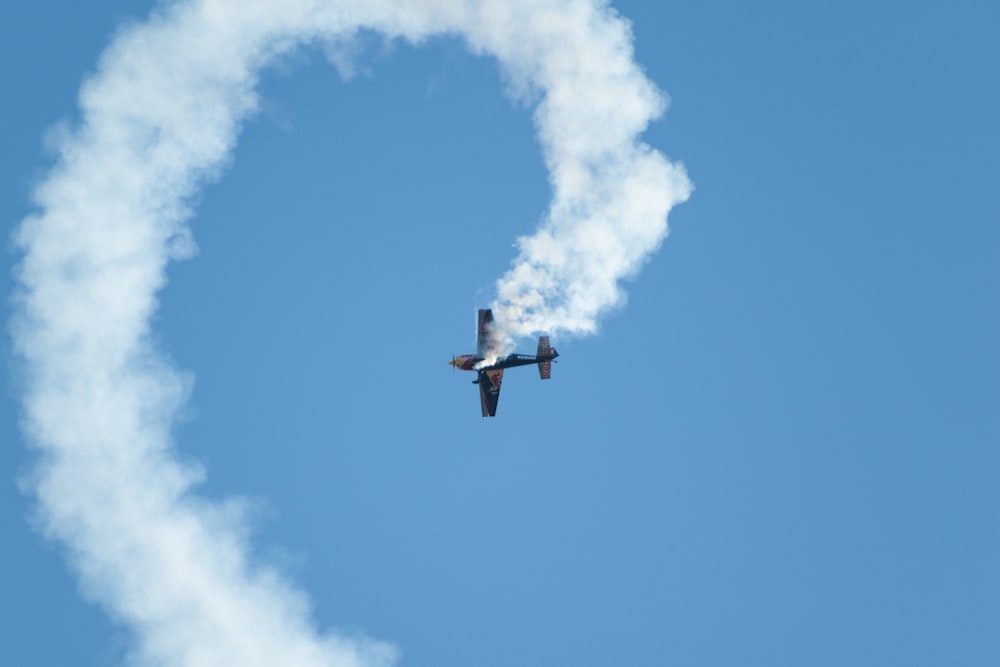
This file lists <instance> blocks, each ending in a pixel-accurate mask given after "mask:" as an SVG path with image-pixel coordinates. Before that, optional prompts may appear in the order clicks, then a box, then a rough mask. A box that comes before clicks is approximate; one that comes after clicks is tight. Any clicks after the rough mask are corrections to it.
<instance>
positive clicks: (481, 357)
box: [449, 309, 559, 417]
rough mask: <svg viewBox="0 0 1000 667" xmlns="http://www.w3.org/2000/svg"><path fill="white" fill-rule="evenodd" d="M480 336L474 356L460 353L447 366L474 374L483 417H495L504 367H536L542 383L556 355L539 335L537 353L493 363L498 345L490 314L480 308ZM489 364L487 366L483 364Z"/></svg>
mask: <svg viewBox="0 0 1000 667" xmlns="http://www.w3.org/2000/svg"><path fill="white" fill-rule="evenodd" d="M478 331H479V333H478V339H477V345H476V354H462V355H458V356H456V357H454V358H453V359H452V360H451V361H450V362H449V363H450V364H451V365H452V366H454V367H455V368H458V369H460V370H463V371H476V373H477V375H476V379H475V380H473V381H472V382H473V384H478V385H479V398H480V402H481V403H482V409H483V417H495V416H496V414H497V401H499V400H500V383H501V382H503V372H504V370H505V369H507V368H514V367H515V366H528V365H530V364H537V365H538V375H539V377H540V378H541V379H543V380H548V379H549V378H550V377H552V360H553V359H555V358H556V357H558V356H559V353H558V352H556V349H555V348H554V347H550V346H549V337H548V336H541V337H540V338H539V339H538V352H537V354H534V355H530V354H510V355H507V356H506V357H500V358H497V359H495V360H493V361H488V360H491V359H493V357H494V356H495V355H494V354H492V352H493V351H494V350H495V349H496V348H497V346H498V342H497V341H496V338H495V336H494V322H493V311H492V310H489V309H482V310H480V311H479V330H478ZM486 363H488V365H483V364H486Z"/></svg>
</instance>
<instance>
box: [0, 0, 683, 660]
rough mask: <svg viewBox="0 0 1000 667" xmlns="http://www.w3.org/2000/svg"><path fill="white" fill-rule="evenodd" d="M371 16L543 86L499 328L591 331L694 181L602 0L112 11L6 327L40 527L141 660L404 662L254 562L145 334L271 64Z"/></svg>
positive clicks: (266, 0)
mask: <svg viewBox="0 0 1000 667" xmlns="http://www.w3.org/2000/svg"><path fill="white" fill-rule="evenodd" d="M363 28H364V29H374V30H377V31H379V32H381V33H383V34H385V35H386V36H387V37H389V38H393V39H405V40H409V41H411V42H414V43H417V42H420V41H421V40H424V39H426V38H427V37H429V36H431V35H435V34H442V33H445V34H453V35H460V36H461V37H462V38H463V39H464V40H465V41H466V42H467V44H468V46H469V48H470V49H471V50H472V51H473V52H475V53H485V54H492V55H493V56H495V57H496V58H497V59H498V61H499V62H500V64H501V66H502V67H503V69H504V72H505V74H506V76H507V78H508V80H509V81H510V82H511V90H512V91H519V92H520V93H523V94H525V95H528V96H529V99H534V100H538V104H537V107H536V109H535V121H536V127H537V131H538V138H539V141H540V144H541V146H542V150H543V151H544V155H545V160H546V163H547V165H548V168H549V171H550V175H551V182H552V186H553V192H554V196H553V202H552V206H551V209H550V210H549V212H548V213H547V216H546V219H545V222H544V223H543V225H542V227H541V229H540V230H539V231H538V232H537V233H536V234H535V235H534V236H531V237H528V238H522V239H520V241H519V245H520V255H519V256H518V258H517V259H516V261H515V263H514V264H513V267H512V268H511V269H510V271H509V272H508V273H507V275H506V276H505V277H504V278H503V279H502V280H501V281H500V282H499V285H498V300H497V303H496V304H495V307H496V310H497V315H498V319H500V320H501V321H502V322H503V324H504V326H505V327H506V330H507V332H508V333H509V334H510V335H523V334H527V333H530V332H531V331H534V330H540V329H546V330H551V331H566V332H576V333H584V332H588V331H591V330H592V329H593V328H594V326H595V321H596V318H597V317H598V315H599V314H600V313H601V311H602V310H604V309H607V308H609V307H611V306H614V305H615V304H616V303H618V302H619V300H620V299H621V292H620V288H619V286H618V283H619V281H620V280H621V279H622V278H623V277H627V276H629V275H631V274H633V273H634V272H635V271H636V270H637V269H638V268H639V266H640V265H641V263H642V262H643V261H644V259H645V258H646V257H647V256H648V255H649V254H650V253H651V252H652V251H654V250H655V249H656V247H657V246H658V244H659V243H660V241H661V240H662V239H663V237H664V235H665V234H666V215H667V212H668V211H669V209H670V207H671V206H672V205H673V204H675V203H677V202H679V201H682V200H684V199H685V198H686V197H687V195H688V193H689V190H690V186H689V184H688V182H687V179H686V177H685V175H684V172H683V170H682V169H681V168H679V167H677V166H675V165H672V164H670V163H669V162H668V161H667V160H665V159H664V157H663V156H662V155H660V154H659V153H657V152H656V151H655V150H653V149H651V148H650V147H648V146H645V145H643V144H642V143H641V142H640V141H639V140H638V137H639V135H640V133H641V132H642V131H643V130H644V128H645V127H646V125H647V124H648V123H649V121H650V120H651V119H652V118H654V117H656V116H657V115H658V114H659V113H660V112H661V111H662V110H663V107H664V100H663V97H662V95H661V94H660V93H659V92H658V91H657V90H656V89H655V87H654V86H653V85H652V84H651V83H650V82H649V81H648V80H647V79H646V78H645V77H644V75H643V74H642V72H641V71H640V70H639V68H638V67H637V66H636V64H635V63H634V62H633V60H632V48H631V35H630V30H629V25H628V23H627V22H626V21H625V20H624V19H622V18H621V17H620V16H618V15H617V14H616V13H615V11H614V10H613V9H611V8H609V7H608V6H607V5H606V4H605V3H603V2H601V1H600V0H481V1H477V2H473V1H472V0H467V1H463V0H280V1H279V0H189V1H183V2H174V3H171V4H167V5H164V6H162V7H161V8H160V9H158V10H157V11H156V12H154V14H153V15H152V16H150V18H149V19H148V20H147V21H145V22H144V23H141V24H137V25H133V26H130V27H127V28H125V29H122V30H121V31H120V32H119V33H118V34H117V36H116V37H115V39H114V40H113V42H112V43H111V44H110V46H108V48H107V49H106V51H105V52H104V54H103V55H102V57H101V59H100V62H99V63H98V66H97V68H96V70H95V73H94V74H93V76H91V77H90V78H89V79H88V80H87V81H86V82H85V83H84V85H83V86H82V89H81V92H80V98H79V104H80V111H81V116H80V122H79V124H78V126H77V127H75V128H74V129H73V130H72V131H70V132H68V133H67V134H66V135H65V136H64V137H63V139H62V140H61V142H60V144H59V146H58V159H57V163H56V165H55V166H54V167H53V169H52V170H51V172H50V173H49V174H48V175H47V177H46V178H45V180H44V181H43V182H42V183H41V184H40V185H39V187H38V188H37V190H36V192H35V197H34V198H35V203H36V204H37V213H35V214H34V215H32V216H30V217H29V218H27V219H26V220H24V222H23V223H22V225H21V226H20V228H19V230H18V232H17V234H16V242H17V244H18V247H19V248H20V250H21V251H22V252H23V258H22V261H21V263H20V265H19V269H18V280H19V289H18V293H17V295H16V298H17V306H16V314H15V319H14V321H13V323H12V329H13V339H14V344H15V347H16V352H17V354H18V355H19V356H20V358H21V359H22V360H23V362H24V368H25V370H26V380H25V391H24V419H23V423H24V431H25V435H26V438H27V440H28V441H29V442H30V443H31V444H32V445H33V446H34V447H36V448H37V449H38V450H39V452H40V454H41V455H40V462H39V464H38V466H37V468H36V469H35V470H34V472H33V474H32V476H31V479H30V481H29V485H28V486H29V487H30V492H31V493H32V494H33V495H34V497H35V498H36V499H37V505H38V508H39V517H40V520H41V524H42V525H43V527H44V530H45V531H46V532H47V533H48V534H49V535H50V536H51V537H53V538H54V539H57V540H59V541H61V543H63V544H64V545H65V546H66V547H67V551H68V553H69V555H70V559H71V561H72V565H73V567H74V568H75V569H76V570H77V571H78V573H79V575H80V577H81V580H82V582H83V586H84V590H85V591H86V593H87V595H88V596H89V597H91V598H92V599H94V600H96V601H97V602H99V603H100V604H101V605H102V606H103V607H104V608H105V609H106V610H107V611H108V612H109V613H110V614H111V615H112V616H113V617H115V618H116V619H117V620H119V621H121V622H123V623H125V624H126V625H127V626H128V627H129V628H131V629H132V630H133V631H134V633H135V638H136V641H135V648H134V653H133V655H132V656H131V658H130V659H131V661H132V662H134V663H135V664H140V665H206V666H213V667H214V666H217V665H242V666H252V665H267V666H273V665H303V666H313V665H326V666H333V665H336V666H358V667H360V666H362V665H365V666H367V665H383V664H390V663H392V662H394V661H395V659H396V651H395V649H394V648H393V647H391V646H389V645H386V644H383V643H379V642H375V641H369V640H365V639H359V638H357V637H354V636H352V637H350V638H348V637H345V636H341V635H338V634H335V633H330V632H322V631H320V630H318V629H317V628H315V626H314V623H313V621H312V620H311V618H310V610H309V605H308V601H307V600H306V598H305V596H304V595H303V594H302V593H301V592H299V591H298V590H297V589H296V588H295V587H294V586H293V585H292V584H291V583H289V582H288V581H286V580H284V579H283V578H282V577H281V576H280V575H279V574H278V573H277V572H274V571H272V570H271V569H268V568H266V567H263V566H261V565H259V564H257V563H255V562H254V560H253V558H252V556H251V554H252V550H251V549H250V547H249V545H248V543H247V538H246V528H245V526H246V521H245V518H244V517H243V514H242V511H241V508H240V505H239V504H238V503H225V504H218V503H211V502H209V501H207V500H205V499H202V498H199V497H198V496H197V495H196V494H195V493H194V489H195V487H196V486H197V485H198V484H199V482H200V480H201V479H202V477H203V473H202V471H201V469H200V468H199V467H198V466H197V465H195V464H193V463H190V462H184V461H182V460H181V459H180V458H179V457H178V456H177V453H176V452H175V450H174V448H173V444H172V436H171V430H172V425H173V423H174V421H175V418H176V416H177V413H178V410H179V409H180V407H181V406H182V405H183V404H184V402H185V400H186V397H187V393H188V389H189V384H190V382H189V379H188V378H187V377H186V376H185V375H184V374H183V373H181V372H179V371H178V370H176V369H174V368H173V367H171V366H170V365H169V363H168V362H167V361H165V360H164V359H163V358H162V356H161V355H160V354H159V353H158V352H157V351H156V349H155V346H154V345H153V344H152V342H151V340H152V339H151V336H150V326H151V325H150V323H151V317H152V315H153V314H154V312H155V310H156V307H157V301H156V294H157V292H158V291H159V290H160V289H161V288H162V287H163V286H164V284H165V282H166V279H165V270H166V266H167V264H168V262H169V261H170V260H172V259H178V258H182V257H186V256H190V255H191V254H192V253H193V250H194V245H193V242H192V240H191V236H190V233H189V230H188V227H187V221H188V219H189V218H190V217H191V215H192V210H191V207H190V202H191V200H192V197H193V196H194V195H195V194H196V192H197V190H198V189H199V187H200V186H202V185H203V184H204V183H205V182H206V181H208V180H211V179H213V178H216V177H218V176H219V175H220V173H221V171H222V170H223V169H224V167H225V165H226V163H227V160H228V159H229V156H230V154H231V151H232V149H233V146H234V144H235V142H236V140H237V136H238V133H239V130H240V127H241V125H242V124H243V123H244V122H245V121H246V120H247V119H248V118H249V117H250V116H251V115H252V114H253V113H254V111H255V110H256V108H257V103H258V101H257V97H256V94H255V92H254V89H255V85H256V82H257V77H258V73H259V71H260V69H261V68H262V67H263V66H264V65H266V64H267V63H268V62H271V61H272V60H273V59H274V58H275V57H276V56H278V55H280V54H282V53H285V52H287V51H289V50H292V49H295V48H299V47H300V46H302V45H317V46H323V47H325V48H327V49H329V50H330V52H332V53H339V54H343V53H347V52H349V51H350V45H351V44H352V39H353V38H354V35H356V33H357V31H358V30H360V29H363ZM338 45H342V46H344V47H345V48H340V49H338V48H337V46H338Z"/></svg>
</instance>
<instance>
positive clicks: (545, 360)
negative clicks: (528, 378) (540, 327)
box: [537, 336, 553, 380]
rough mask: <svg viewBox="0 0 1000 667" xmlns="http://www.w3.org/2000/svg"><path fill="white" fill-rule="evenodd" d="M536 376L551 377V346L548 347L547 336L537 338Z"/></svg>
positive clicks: (545, 378) (544, 378)
mask: <svg viewBox="0 0 1000 667" xmlns="http://www.w3.org/2000/svg"><path fill="white" fill-rule="evenodd" d="M537 356H538V377H540V378H541V379H543V380H548V379H549V378H550V377H552V356H553V355H552V348H551V347H549V337H548V336H540V337H539V338H538V355H537Z"/></svg>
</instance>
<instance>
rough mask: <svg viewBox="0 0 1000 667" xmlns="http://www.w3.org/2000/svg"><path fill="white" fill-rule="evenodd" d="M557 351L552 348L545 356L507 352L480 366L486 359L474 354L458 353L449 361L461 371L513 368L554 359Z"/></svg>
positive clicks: (557, 354)
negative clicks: (503, 355)
mask: <svg viewBox="0 0 1000 667" xmlns="http://www.w3.org/2000/svg"><path fill="white" fill-rule="evenodd" d="M558 356H559V353H558V352H556V351H555V350H552V354H551V355H549V356H546V357H537V356H535V355H533V354H508V355H507V356H506V357H502V358H500V359H497V360H496V361H494V362H493V363H492V364H489V365H487V366H481V365H480V364H482V362H484V361H486V359H485V358H484V357H478V356H476V355H474V354H460V355H458V356H457V357H455V359H454V360H453V361H452V362H451V365H452V366H454V367H455V368H457V369H459V370H463V371H491V370H495V369H497V368H514V367H515V366H529V365H531V364H537V363H538V362H539V361H548V360H551V359H555V358H556V357H558Z"/></svg>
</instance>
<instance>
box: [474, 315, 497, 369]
mask: <svg viewBox="0 0 1000 667" xmlns="http://www.w3.org/2000/svg"><path fill="white" fill-rule="evenodd" d="M493 347H494V345H493V311H492V310H490V309H489V308H481V309H480V310H479V334H478V337H477V338H476V356H478V357H479V358H481V359H482V358H485V357H488V356H490V351H491V350H492V348H493Z"/></svg>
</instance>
